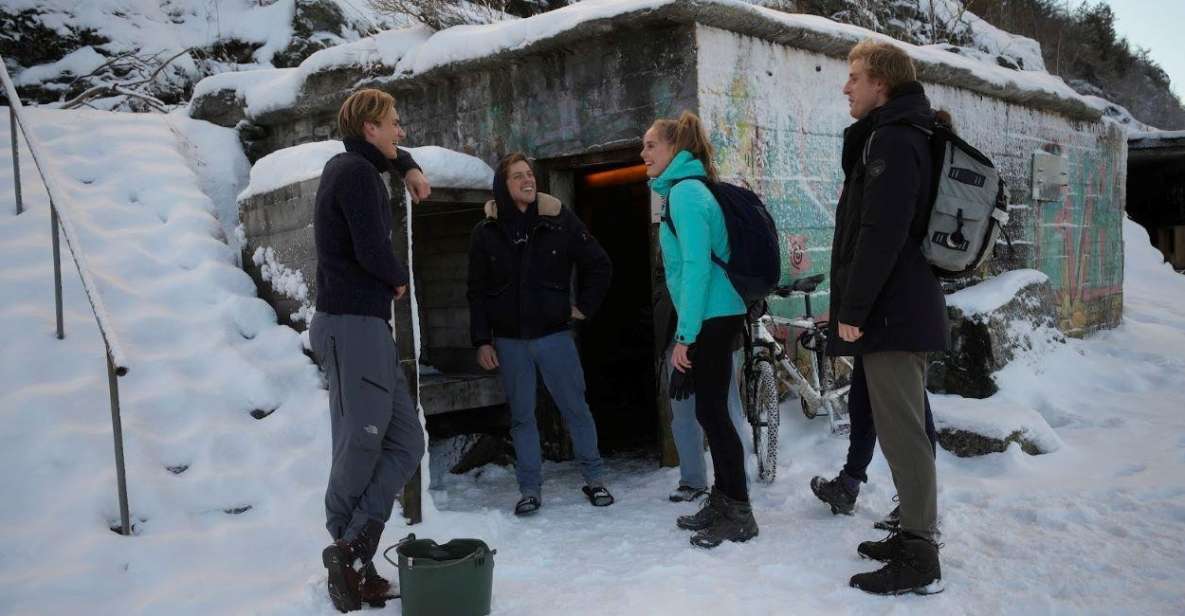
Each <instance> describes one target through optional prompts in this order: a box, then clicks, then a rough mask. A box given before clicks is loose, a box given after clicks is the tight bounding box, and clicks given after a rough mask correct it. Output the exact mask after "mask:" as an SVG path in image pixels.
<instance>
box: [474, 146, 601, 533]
mask: <svg viewBox="0 0 1185 616" xmlns="http://www.w3.org/2000/svg"><path fill="white" fill-rule="evenodd" d="M493 192H494V200H493V201H490V202H488V203H486V205H485V216H486V217H485V218H484V219H483V220H482V221H481V222H479V223H478V224H477V226H476V227H475V228H474V229H473V235H472V237H471V240H470V248H469V289H468V295H467V297H468V299H469V326H470V334H471V337H472V340H473V346H475V347H477V349H478V363H479V364H480V365H481V366H482V368H484V369H486V370H493V369H496V368H500V370H501V376H502V384H503V387H504V389H505V390H506V398H507V401H508V403H509V406H510V415H511V427H510V434H511V438H512V440H513V441H514V451H515V458H516V463H515V474H516V476H517V479H518V484H519V491H520V492H521V498H520V500H519V501H518V503H517V504H516V505H515V509H514V511H515V514H517V515H527V514H531V513H534V512H535V511H537V510H538V509H539V507H540V506H541V505H542V483H543V477H542V473H541V466H542V453H541V451H540V445H539V431H538V428H537V426H536V423H535V391H536V389H535V388H536V380H535V379H536V377H535V374H536V370H538V372H539V373H540V374H542V376H543V383H544V385H546V386H547V390H548V391H549V392H550V393H551V396H552V398H554V399H555V402H556V406H557V407H559V410H560V414H561V416H562V417H563V419H564V424H565V425H566V426H567V428H568V433H569V435H570V436H571V437H572V446H573V450H574V453H575V455H576V461H577V463H578V464H579V466H580V471H581V474H582V475H583V476H584V480H585V483H586V485H585V486H584V493H585V495H586V496H587V497H588V499H589V501H590V502H591V503H592V504H593V505H595V506H598V507H603V506H607V505H610V504H612V503H613V496H612V495H611V494H610V493H609V491H608V490H607V489H606V488H605V486H604V484H603V482H602V477H603V475H604V469H603V465H602V462H601V455H600V453H599V451H598V449H597V429H596V424H595V423H594V421H593V417H592V413H591V412H590V411H589V408H588V402H587V401H586V400H585V397H584V391H585V383H584V370H583V368H582V367H581V364H580V356H579V354H578V353H577V351H576V344H575V342H574V340H573V338H572V332H571V331H570V330H571V326H572V323H573V321H578V320H582V319H585V318H587V317H589V316H592V315H593V314H594V313H595V312H596V310H597V308H599V307H600V305H601V302H602V300H604V298H605V294H606V292H607V291H608V289H609V281H610V277H611V276H612V270H613V268H612V264H611V263H610V261H609V256H608V255H607V254H605V251H604V250H603V249H602V248H601V246H600V244H598V243H597V241H596V239H594V238H593V237H592V235H590V234H589V233H588V230H587V229H586V228H585V226H584V223H583V222H581V220H580V219H579V218H578V217H577V216H576V215H575V214H574V213H573V212H572V210H570V209H568V208H566V207H564V205H563V204H562V203H560V201H559V199H556V198H555V197H552V196H551V195H547V194H543V193H536V191H535V175H534V171H533V170H532V168H531V164H530V162H529V161H528V160H527V157H526V156H525V155H523V154H521V153H515V154H510V155H508V156H506V157H505V158H503V159H502V161H501V162H500V163H499V164H498V169H497V171H496V173H495V175H494V186H493ZM573 270H575V274H576V276H575V284H573ZM573 287H574V289H573ZM573 290H574V291H575V292H574V293H573Z"/></svg>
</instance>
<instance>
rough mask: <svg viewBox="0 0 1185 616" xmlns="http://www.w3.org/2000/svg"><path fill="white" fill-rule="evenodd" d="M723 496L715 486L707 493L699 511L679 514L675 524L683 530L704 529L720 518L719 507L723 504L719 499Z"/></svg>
mask: <svg viewBox="0 0 1185 616" xmlns="http://www.w3.org/2000/svg"><path fill="white" fill-rule="evenodd" d="M722 498H725V496H724V495H723V494H721V493H720V491H719V490H717V489H716V488H712V491H711V492H709V493H708V498H706V499H704V504H703V505H700V508H699V511H697V512H695V513H693V514H691V515H681V516H679V517H678V518H677V519H676V520H675V526H678V527H679V528H682V529H683V530H704V529H705V528H708V527H709V526H711V525H712V524H714V523H715V522H716V520H718V519H720V515H721V514H720V509H721V508H722V507H723V506H724V505H723V503H722V502H721V499H722Z"/></svg>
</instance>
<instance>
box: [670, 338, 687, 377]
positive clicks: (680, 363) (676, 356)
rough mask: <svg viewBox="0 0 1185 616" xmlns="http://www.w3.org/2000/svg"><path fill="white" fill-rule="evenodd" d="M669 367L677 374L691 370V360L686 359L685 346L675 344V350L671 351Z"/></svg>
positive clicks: (678, 343)
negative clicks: (673, 368)
mask: <svg viewBox="0 0 1185 616" xmlns="http://www.w3.org/2000/svg"><path fill="white" fill-rule="evenodd" d="M671 365H672V366H674V367H675V369H676V370H678V371H679V372H687V371H688V370H691V358H689V357H687V345H686V344H683V343H680V342H676V343H675V349H674V350H673V351H671Z"/></svg>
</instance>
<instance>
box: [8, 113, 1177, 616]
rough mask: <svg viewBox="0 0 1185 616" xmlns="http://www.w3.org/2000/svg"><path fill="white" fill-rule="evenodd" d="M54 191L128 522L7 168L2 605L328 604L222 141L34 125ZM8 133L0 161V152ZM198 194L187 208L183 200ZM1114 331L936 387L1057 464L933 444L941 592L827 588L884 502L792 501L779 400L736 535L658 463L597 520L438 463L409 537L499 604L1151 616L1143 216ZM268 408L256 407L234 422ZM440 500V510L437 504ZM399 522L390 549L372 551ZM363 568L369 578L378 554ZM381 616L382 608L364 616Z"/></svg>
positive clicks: (1156, 603) (284, 380)
mask: <svg viewBox="0 0 1185 616" xmlns="http://www.w3.org/2000/svg"><path fill="white" fill-rule="evenodd" d="M32 118H33V119H34V121H36V122H37V125H38V129H37V130H38V134H39V135H40V136H41V137H42V139H43V140H44V142H45V144H46V145H47V146H48V149H49V151H50V152H51V154H52V156H53V159H54V165H55V168H56V170H57V172H58V173H60V175H61V176H63V177H64V178H67V180H68V182H67V183H68V185H69V186H68V188H69V192H70V193H71V194H72V195H74V196H75V197H76V202H77V203H78V204H79V207H80V209H79V210H78V211H77V212H76V214H77V217H78V220H77V221H76V222H77V226H78V228H79V231H80V236H81V239H82V244H83V246H84V248H85V249H86V250H87V251H88V252H89V254H90V255H91V262H92V263H93V264H94V268H95V270H96V278H97V279H98V280H99V286H100V291H101V292H102V293H104V295H105V298H106V300H107V303H108V305H109V307H110V308H111V310H112V313H113V315H114V317H115V320H116V326H117V329H118V331H119V333H120V335H121V336H122V338H123V340H124V342H125V344H126V345H127V347H128V355H129V362H130V365H131V372H130V374H129V376H128V377H127V378H125V379H123V380H121V394H122V396H123V418H124V429H125V439H126V446H127V461H128V481H129V488H130V500H131V507H132V514H133V517H134V519H135V520H136V528H137V534H136V536H134V537H121V536H119V535H116V534H114V533H112V532H111V531H110V530H109V529H108V527H109V526H110V525H112V524H113V522H114V521H115V520H116V518H117V517H118V507H117V506H116V498H115V481H114V467H113V462H112V448H111V435H110V423H109V421H110V419H109V415H108V411H107V391H106V379H105V374H104V370H103V350H102V343H101V341H100V340H99V338H98V335H97V331H96V329H95V327H94V325H93V321H92V319H91V317H90V314H89V307H88V306H87V304H86V301H85V299H84V298H83V296H82V294H81V291H80V288H79V285H78V283H77V278H76V276H75V275H74V274H73V273H72V270H69V269H68V270H67V271H66V280H65V282H66V289H65V290H66V300H67V305H66V328H67V338H66V340H64V341H57V340H55V339H54V338H53V334H52V331H53V312H52V306H53V304H52V301H53V299H52V298H53V293H52V269H51V263H50V253H49V237H48V229H49V222H48V212H47V209H46V207H47V204H46V200H45V196H44V194H43V193H42V191H41V190H40V189H39V184H38V180H37V176H36V172H35V170H34V169H33V168H32V165H31V164H30V163H29V159H28V157H27V154H26V156H25V157H24V158H23V161H24V162H25V164H24V165H23V166H22V171H23V173H22V175H23V178H24V188H25V198H26V202H27V205H28V207H29V211H28V212H26V213H25V214H22V215H21V216H15V215H13V197H12V176H11V169H12V167H11V164H10V160H9V158H8V153H7V150H5V152H4V154H2V155H0V260H2V261H3V262H4V264H5V267H4V268H3V270H0V296H2V297H4V299H5V301H4V302H3V304H2V305H0V336H2V337H3V340H4V341H5V353H4V354H3V355H0V423H2V424H3V425H4V429H3V430H2V431H0V465H2V466H3V468H4V469H5V472H4V474H3V475H2V478H0V492H2V493H3V494H4V495H5V497H4V499H2V500H0V613H3V614H74V613H101V614H116V613H118V614H240V613H251V614H332V613H334V611H333V608H332V606H331V605H330V603H329V600H328V598H327V597H326V596H325V593H324V586H325V573H324V569H323V568H322V566H321V563H320V559H319V554H320V549H321V548H322V547H323V546H324V544H325V543H326V542H327V536H326V533H325V531H324V529H323V528H322V510H321V507H322V505H321V498H322V493H323V490H324V482H325V479H326V477H327V466H328V455H329V438H328V436H329V435H328V432H329V422H328V421H327V418H326V417H325V413H326V412H327V408H328V404H327V401H326V397H325V393H324V391H323V390H321V389H320V382H319V378H318V374H317V370H316V368H315V367H314V366H313V364H312V363H311V362H310V361H309V359H308V358H307V357H306V356H305V355H304V354H303V353H302V349H301V344H300V341H299V337H298V336H297V335H296V333H295V332H293V331H292V330H290V329H288V328H285V327H281V326H278V325H276V322H275V314H274V313H273V312H272V310H271V309H270V308H268V307H267V306H266V305H265V304H263V302H262V301H261V300H258V299H256V298H255V297H254V289H253V288H252V287H251V282H250V280H249V279H248V278H247V277H246V275H245V274H243V273H242V272H241V271H240V270H238V269H237V268H236V267H235V266H234V254H233V250H232V249H231V248H229V247H228V246H227V245H225V244H224V243H222V242H221V241H219V238H220V237H221V235H222V233H223V232H222V228H223V225H222V224H220V223H219V221H218V220H217V218H216V217H217V216H220V215H221V216H225V215H227V214H226V212H227V210H225V209H220V207H219V205H218V204H219V203H224V202H225V200H226V199H227V198H228V196H229V198H230V199H232V200H233V196H234V195H235V194H236V193H237V192H238V191H239V190H240V189H241V188H242V187H243V180H244V176H243V174H242V169H241V168H239V163H236V162H235V161H236V160H241V159H240V157H241V154H239V153H238V149H237V143H236V141H235V139H234V137H233V133H231V132H230V131H225V130H222V129H216V128H213V127H211V126H209V125H206V124H202V123H197V122H192V121H190V120H187V119H185V118H180V117H177V116H175V115H170V116H164V115H121V114H107V113H101V112H86V113H82V112H40V113H36V114H33V116H32ZM7 130H8V127H7V123H3V124H0V143H7V142H8V138H9V136H8V133H7ZM203 189H204V190H203ZM1124 233H1125V242H1124V244H1125V246H1126V247H1127V250H1128V254H1127V259H1126V271H1125V282H1124V285H1125V286H1124V290H1125V315H1124V322H1123V324H1122V325H1121V326H1120V327H1119V328H1117V329H1115V330H1112V331H1107V332H1103V333H1100V334H1098V335H1095V336H1093V337H1091V338H1088V339H1086V340H1070V341H1068V342H1067V343H1066V344H1065V345H1056V346H1055V347H1052V348H1051V349H1043V350H1042V351H1041V352H1040V353H1031V354H1028V355H1023V356H1021V357H1020V358H1018V359H1017V360H1016V361H1015V362H1013V364H1011V365H1009V366H1008V367H1007V368H1005V369H1004V370H1003V371H1002V372H1000V373H999V374H998V375H997V381H998V383H999V385H1000V387H1001V391H1000V393H998V394H997V395H995V396H993V397H992V398H990V399H988V400H982V401H976V400H963V399H958V398H949V397H935V398H934V406H935V412H936V415H937V417H938V420H939V422H940V423H941V422H943V421H948V420H949V421H957V420H959V419H960V418H961V417H965V416H966V415H967V414H969V413H971V414H974V413H978V414H979V416H980V417H987V416H990V415H991V414H992V413H993V411H994V410H995V409H1006V410H1007V411H1009V412H1011V413H1012V414H1014V415H1023V416H1024V417H1026V418H1027V419H1026V421H1034V422H1037V423H1040V424H1041V425H1042V426H1043V429H1052V430H1053V431H1055V432H1056V439H1057V441H1058V444H1059V446H1058V448H1057V449H1056V451H1054V452H1053V453H1049V454H1046V455H1042V456H1035V457H1034V456H1028V455H1026V454H1024V453H1022V452H1021V451H1020V449H1019V447H1017V446H1013V447H1012V448H1011V449H1009V450H1008V451H1006V452H1004V453H999V454H991V455H988V456H984V457H979V458H966V459H963V458H956V457H954V456H952V455H950V454H948V453H947V452H945V451H940V452H939V455H938V472H939V484H940V494H939V502H940V509H941V516H942V530H943V532H944V536H943V541H944V543H945V546H946V547H945V548H944V550H943V552H942V556H943V570H944V578H945V579H946V581H947V591H946V592H945V593H943V594H941V595H938V596H935V597H929V598H920V597H902V598H898V599H883V598H877V597H872V596H868V595H864V594H862V593H859V592H857V591H854V590H851V589H850V588H848V587H847V580H848V577H849V576H850V575H851V574H852V573H855V572H858V571H863V570H867V569H869V564H868V563H867V562H866V561H861V560H860V559H859V558H857V556H856V552H855V546H856V544H857V543H858V542H859V541H862V540H866V539H870V538H878V537H879V536H880V533H878V532H876V531H874V530H872V528H871V524H872V522H873V521H874V520H876V519H878V518H879V517H880V516H881V515H882V514H883V513H884V512H886V511H887V510H888V509H890V508H891V506H892V501H891V497H892V494H893V490H892V486H891V482H890V480H889V477H888V470H887V466H886V464H885V462H884V460H883V458H880V457H879V454H878V457H877V458H876V460H875V461H874V463H873V466H872V468H871V469H870V476H871V482H870V484H869V485H868V486H867V487H866V488H865V490H864V493H863V496H862V497H861V504H860V507H859V508H858V510H857V514H856V515H855V516H854V517H833V516H832V515H831V514H830V513H829V512H828V511H827V509H826V508H825V507H824V506H822V505H821V504H820V503H818V502H817V501H816V500H815V499H814V497H813V496H812V495H811V494H810V491H809V488H808V487H807V482H808V480H809V478H810V477H811V476H812V475H814V474H832V473H834V472H835V471H836V469H837V468H838V466H839V464H840V461H841V459H842V456H843V452H844V446H845V444H844V442H843V441H841V440H838V439H835V438H832V437H830V436H829V434H828V429H827V424H826V421H825V420H815V421H808V420H806V419H804V418H802V416H801V414H799V413H798V412H797V410H796V406H797V403H796V402H794V401H790V403H789V404H790V406H787V407H786V409H785V411H784V413H783V417H784V418H785V419H784V420H783V427H782V434H781V438H780V442H781V457H780V462H781V468H780V469H779V472H778V480H777V482H776V483H775V484H773V485H770V486H766V485H756V486H755V487H754V491H753V499H754V509H755V512H756V515H757V519H758V522H759V523H760V525H761V534H760V536H759V537H758V538H756V539H755V540H754V541H752V542H751V543H749V544H746V545H726V546H723V547H721V548H719V549H716V550H713V551H710V552H704V551H700V550H697V549H694V548H692V547H691V546H689V545H688V543H687V535H686V534H685V533H684V532H682V531H679V530H677V529H676V528H675V527H674V524H673V522H674V518H675V516H676V515H678V514H682V513H686V512H688V511H689V509H690V505H674V504H671V503H669V502H667V501H666V498H665V496H666V492H667V491H668V490H669V489H670V488H672V487H674V485H675V483H676V481H677V472H676V471H675V470H674V469H663V470H659V469H656V468H655V465H654V462H653V460H650V459H631V458H617V459H610V460H608V466H609V471H610V475H609V477H608V481H609V485H610V486H611V487H612V488H613V490H614V493H615V495H616V496H617V498H618V503H617V504H616V505H614V506H613V507H610V508H608V509H593V508H591V507H589V506H588V505H587V503H586V502H585V500H584V497H583V496H582V495H580V494H579V492H578V491H577V486H578V485H579V481H578V478H577V473H576V470H575V469H574V468H572V467H571V465H554V464H550V465H548V468H547V469H546V476H547V478H548V484H547V487H546V493H547V503H546V506H545V507H544V509H543V510H542V511H541V512H540V513H539V514H538V515H537V516H536V517H534V518H531V519H525V520H524V519H517V518H515V517H514V516H513V515H511V513H510V511H509V510H510V507H511V505H512V503H513V502H514V500H515V498H516V497H517V493H516V490H515V487H514V478H513V473H512V472H511V471H510V470H508V469H505V468H501V467H483V468H479V469H476V470H474V471H472V472H470V473H469V474H467V475H463V476H451V475H438V476H437V477H436V485H435V486H434V488H435V489H434V490H432V491H431V492H429V495H430V496H431V500H430V502H428V503H426V505H427V507H426V516H427V521H426V522H425V523H424V524H423V525H421V526H418V527H416V528H415V529H414V530H415V532H416V533H417V534H418V535H420V536H426V537H433V538H436V539H438V540H446V539H448V538H450V537H458V536H463V537H480V538H482V539H485V540H486V541H488V542H489V543H490V545H491V546H492V547H494V548H495V549H497V550H498V555H497V557H496V560H497V566H496V569H495V582H494V608H495V614H507V615H514V616H520V615H529V614H540V615H542V614H672V615H676V614H677V615H684V614H806V613H827V614H836V613H848V614H874V613H903V612H907V613H932V614H944V615H946V614H985V613H1010V614H1026V615H1027V614H1045V613H1119V612H1123V613H1174V612H1178V611H1179V610H1180V607H1181V605H1182V604H1183V602H1185V588H1183V587H1182V585H1181V583H1180V580H1181V579H1183V578H1185V557H1183V556H1182V555H1183V554H1185V415H1182V413H1181V395H1180V376H1181V374H1182V373H1185V315H1182V313H1181V311H1180V308H1179V307H1180V306H1181V305H1182V304H1183V303H1185V278H1183V277H1181V276H1180V275H1177V274H1174V273H1173V272H1172V271H1171V270H1169V269H1168V268H1167V266H1165V265H1163V264H1162V263H1161V258H1160V255H1159V253H1158V252H1157V251H1156V250H1155V249H1153V248H1152V247H1151V246H1149V243H1148V237H1147V235H1146V234H1144V232H1143V231H1142V230H1140V229H1139V227H1137V226H1135V225H1133V224H1131V223H1127V224H1126V225H1125V228H1124ZM252 411H258V413H256V414H257V415H264V414H266V416H264V417H263V418H262V419H255V418H254V417H253V416H252V414H251V413H252ZM437 509H439V511H437ZM405 532H407V529H405V528H401V527H400V526H399V525H398V523H396V524H393V525H392V527H390V528H389V529H388V531H387V535H386V537H385V539H386V541H385V542H384V543H385V545H386V544H389V543H390V542H391V541H393V540H395V539H396V538H398V537H400V536H402V534H403V533H405ZM381 569H382V571H384V572H385V573H387V574H394V571H393V570H392V569H391V568H390V567H389V566H388V565H387V564H386V563H381ZM387 610H388V612H390V613H397V612H398V604H397V603H394V604H392V605H389V606H388V608H387Z"/></svg>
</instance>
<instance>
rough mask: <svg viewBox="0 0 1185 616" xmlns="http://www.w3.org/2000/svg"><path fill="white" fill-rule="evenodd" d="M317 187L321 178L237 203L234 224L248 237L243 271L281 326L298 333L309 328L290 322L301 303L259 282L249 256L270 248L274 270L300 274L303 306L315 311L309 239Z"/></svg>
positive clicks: (312, 253) (314, 272) (258, 271)
mask: <svg viewBox="0 0 1185 616" xmlns="http://www.w3.org/2000/svg"><path fill="white" fill-rule="evenodd" d="M320 185H321V178H319V177H318V178H313V179H311V180H305V181H303V182H297V183H295V184H289V185H288V186H283V187H281V188H278V189H276V190H273V191H271V192H267V193H262V194H258V195H254V196H252V197H249V198H247V199H244V200H242V201H240V202H239V221H240V222H241V223H242V225H243V230H244V232H245V233H246V237H247V241H246V243H245V244H244V246H243V268H244V269H245V270H247V273H248V274H250V275H251V278H252V279H254V280H255V286H256V288H257V289H259V295H260V297H262V298H263V299H264V300H266V301H267V302H268V303H269V304H271V305H272V307H273V308H275V309H276V315H277V316H278V317H279V319H280V322H281V323H284V324H286V325H290V326H292V327H294V328H295V329H297V330H298V331H300V330H303V329H304V328H305V327H306V326H307V325H308V324H307V323H304V322H303V321H302V320H300V319H299V318H297V319H294V318H293V315H294V314H295V313H297V312H298V311H300V309H301V304H302V303H301V302H300V301H297V300H296V299H295V298H292V297H288V296H286V295H285V294H283V293H282V292H280V291H279V290H278V289H277V288H276V286H275V285H273V284H272V282H271V281H266V280H264V279H263V272H262V270H261V268H260V267H259V266H258V265H256V263H255V262H254V260H253V256H254V255H255V254H256V252H257V251H258V250H260V249H265V250H266V249H268V248H271V249H272V251H273V252H274V254H275V260H276V261H277V262H278V263H279V264H281V265H282V266H283V267H284V268H286V269H289V270H292V271H294V272H299V274H300V276H301V277H302V278H303V279H304V282H305V284H306V285H307V289H308V296H307V303H308V304H309V305H315V300H314V298H315V297H316V292H317V289H316V283H317V251H316V245H315V243H314V239H313V206H314V204H315V202H316V197H317V187H318V186H320Z"/></svg>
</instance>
